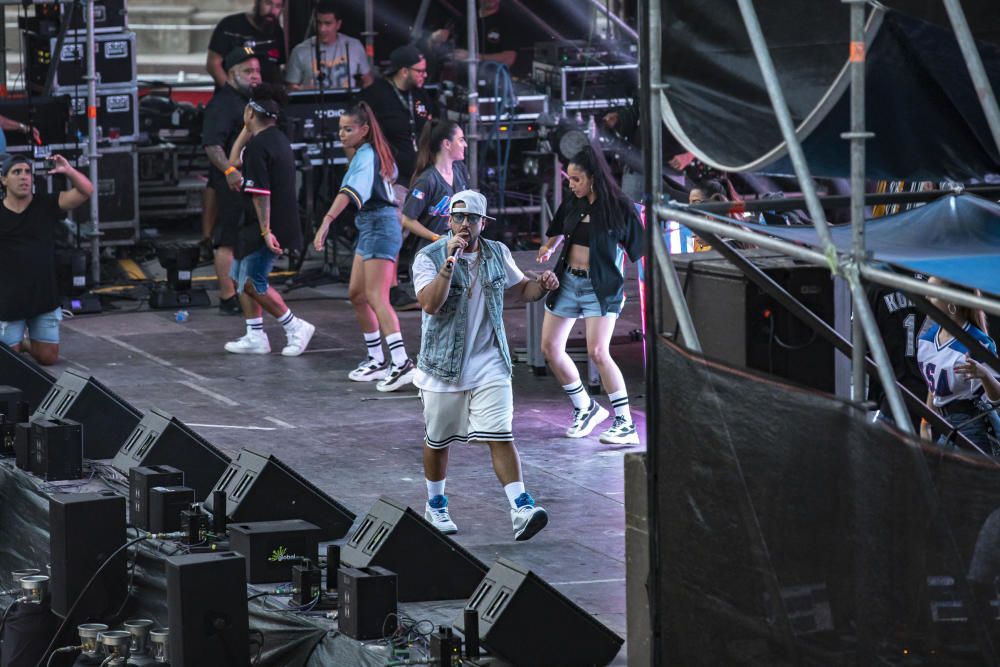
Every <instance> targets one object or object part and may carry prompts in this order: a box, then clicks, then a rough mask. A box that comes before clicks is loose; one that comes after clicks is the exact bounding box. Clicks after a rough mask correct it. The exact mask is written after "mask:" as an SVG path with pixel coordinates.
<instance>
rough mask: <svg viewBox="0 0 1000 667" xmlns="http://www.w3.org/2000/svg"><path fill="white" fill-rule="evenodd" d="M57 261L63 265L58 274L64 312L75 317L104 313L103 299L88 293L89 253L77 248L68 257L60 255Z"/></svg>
mask: <svg viewBox="0 0 1000 667" xmlns="http://www.w3.org/2000/svg"><path fill="white" fill-rule="evenodd" d="M57 259H58V261H59V262H60V264H61V266H59V268H58V269H57V272H58V273H59V274H60V283H61V284H60V286H59V287H60V291H61V294H62V295H63V297H62V308H63V310H68V311H70V312H71V313H73V314H74V315H84V314H88V313H100V312H102V310H103V309H102V308H101V299H100V298H99V297H98V296H97V295H96V294H88V293H87V252H86V251H85V250H81V249H79V248H77V249H76V250H73V251H72V252H71V253H69V255H68V256H66V255H60V256H58V258H57ZM67 264H68V267H67V266H66V265H67ZM64 273H66V275H65V277H63V274H64Z"/></svg>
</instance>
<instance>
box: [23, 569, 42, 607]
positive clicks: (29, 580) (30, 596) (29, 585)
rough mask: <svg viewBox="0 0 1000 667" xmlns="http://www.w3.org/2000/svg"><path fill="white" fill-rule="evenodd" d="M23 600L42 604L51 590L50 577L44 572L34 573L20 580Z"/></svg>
mask: <svg viewBox="0 0 1000 667" xmlns="http://www.w3.org/2000/svg"><path fill="white" fill-rule="evenodd" d="M20 584H21V600H22V601H23V602H29V603H31V604H41V603H42V599H43V598H44V597H45V594H46V593H48V591H49V578H48V577H46V576H45V575H44V574H32V575H28V576H27V577H24V578H22V579H21V581H20Z"/></svg>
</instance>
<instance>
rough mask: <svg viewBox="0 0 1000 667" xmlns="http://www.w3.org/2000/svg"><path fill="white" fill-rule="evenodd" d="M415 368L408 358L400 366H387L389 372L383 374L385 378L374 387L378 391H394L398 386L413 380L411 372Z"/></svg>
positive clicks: (412, 372)
mask: <svg viewBox="0 0 1000 667" xmlns="http://www.w3.org/2000/svg"><path fill="white" fill-rule="evenodd" d="M416 370H417V367H416V366H414V365H413V361H411V360H410V359H407V360H406V363H405V364H403V365H402V366H397V365H396V364H392V365H391V366H389V373H388V374H387V375H386V376H385V379H384V380H382V381H381V382H379V383H378V384H377V385H375V388H376V389H378V390H379V391H396V390H397V389H399V388H400V387H405V386H406V385H408V384H410V383H411V382H413V374H414V372H416Z"/></svg>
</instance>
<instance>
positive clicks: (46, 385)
mask: <svg viewBox="0 0 1000 667" xmlns="http://www.w3.org/2000/svg"><path fill="white" fill-rule="evenodd" d="M0 114H3V111H2V107H0ZM0 377H2V378H3V381H4V383H6V384H7V385H10V386H12V387H17V388H18V389H20V390H21V391H22V392H23V394H24V400H26V401H27V402H28V403H29V404H31V405H38V404H39V403H41V402H42V399H44V398H45V395H46V394H48V393H49V390H50V389H51V388H52V385H53V384H55V381H56V380H55V378H54V377H52V376H51V375H49V374H48V372H47V371H46V370H45V369H44V368H42V367H41V366H39V365H38V364H37V363H36V362H35V360H34V359H32V358H31V356H30V355H27V354H21V353H20V352H15V351H14V350H13V349H12V348H10V347H8V346H7V345H5V344H3V343H0Z"/></svg>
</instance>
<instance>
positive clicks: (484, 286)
mask: <svg viewBox="0 0 1000 667" xmlns="http://www.w3.org/2000/svg"><path fill="white" fill-rule="evenodd" d="M487 219H491V220H492V219H493V218H489V217H488V216H487V215H486V197H484V196H483V195H481V194H480V193H478V192H475V191H474V190H463V191H462V192H458V193H456V194H455V195H453V196H452V198H451V215H450V218H449V225H450V227H451V230H450V233H449V234H448V236H446V237H444V238H441V239H439V240H438V241H435V242H434V243H432V244H430V245H429V246H427V247H425V248H424V249H423V250H421V251H420V252H419V253H417V257H416V259H415V260H414V262H413V283H414V287H415V288H416V290H417V299H418V300H419V302H420V307H421V308H423V311H424V312H423V326H422V327H421V339H420V357H419V358H418V361H417V373H416V377H415V378H414V381H413V384H415V385H416V386H417V387H418V388H419V389H420V396H421V398H422V400H423V403H424V421H425V423H426V438H425V440H424V476H425V478H426V480H427V497H428V500H427V505H426V507H425V508H424V517H425V518H426V519H427V520H428V521H430V522H431V523H432V524H433V525H434V527H435V528H437V529H438V530H440V531H441V532H442V533H445V534H451V533H455V532H457V530H458V528H457V527H456V526H455V522H454V521H452V520H451V516H450V515H449V513H448V497H447V496H445V495H444V485H445V476H446V473H447V469H448V446H449V445H451V443H453V442H485V443H486V444H487V445H488V446H489V448H490V455H491V457H492V459H493V470H494V471H495V472H496V475H497V478H499V480H500V483H501V484H502V485H503V489H504V492H505V493H506V494H507V500H508V502H509V503H510V518H511V521H512V522H513V525H514V539H515V540H518V541H522V540H527V539H529V538H531V537H532V536H533V535H534V534H535V533H537V532H538V531H540V530H541V529H542V528H544V527H545V524H546V523H548V515H547V514H546V512H545V510H544V509H542V508H541V507H538V506H536V505H535V500H534V499H533V498H532V497H531V496H530V495H529V494H528V493H527V492H526V491H525V489H524V482H523V481H522V477H521V460H520V458H519V457H518V454H517V448H516V447H515V446H514V436H513V433H512V430H511V429H512V422H513V418H514V401H513V397H512V394H511V381H510V378H511V370H512V366H511V359H510V349H509V348H508V346H507V334H506V333H505V331H504V325H503V299H504V291H505V290H507V289H514V290H515V292H516V293H517V294H518V295H519V296H520V297H521V298H522V299H523V300H526V301H538V300H539V299H541V298H543V297H544V296H545V295H546V294H548V293H549V292H550V291H552V290H554V289H556V288H558V287H559V280H558V279H557V278H556V276H555V274H553V273H552V272H551V271H545V272H544V273H542V274H541V275H540V276H539V277H538V278H536V279H534V280H529V279H528V278H526V277H525V276H524V274H523V273H522V272H521V270H520V269H518V268H517V265H515V264H514V259H513V258H512V257H511V254H510V250H508V249H507V247H506V246H505V245H503V244H502V243H500V242H498V241H490V240H488V239H484V238H482V237H481V236H480V235H481V233H482V231H483V225H484V224H485V221H486V220H487Z"/></svg>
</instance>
